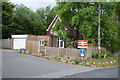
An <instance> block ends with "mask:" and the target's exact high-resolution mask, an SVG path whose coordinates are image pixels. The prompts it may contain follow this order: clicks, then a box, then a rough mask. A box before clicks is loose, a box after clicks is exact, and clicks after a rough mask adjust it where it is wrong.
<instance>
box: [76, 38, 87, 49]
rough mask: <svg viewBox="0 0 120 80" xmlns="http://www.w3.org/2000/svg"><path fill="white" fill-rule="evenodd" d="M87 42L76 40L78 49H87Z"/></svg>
mask: <svg viewBox="0 0 120 80" xmlns="http://www.w3.org/2000/svg"><path fill="white" fill-rule="evenodd" d="M87 47H88V40H78V48H87Z"/></svg>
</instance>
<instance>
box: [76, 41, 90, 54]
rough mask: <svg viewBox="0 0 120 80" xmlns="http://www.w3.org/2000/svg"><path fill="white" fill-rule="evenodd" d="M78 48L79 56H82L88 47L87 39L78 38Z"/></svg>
mask: <svg viewBox="0 0 120 80" xmlns="http://www.w3.org/2000/svg"><path fill="white" fill-rule="evenodd" d="M78 48H80V52H79V53H80V54H81V56H84V54H85V53H86V49H87V48H88V40H78Z"/></svg>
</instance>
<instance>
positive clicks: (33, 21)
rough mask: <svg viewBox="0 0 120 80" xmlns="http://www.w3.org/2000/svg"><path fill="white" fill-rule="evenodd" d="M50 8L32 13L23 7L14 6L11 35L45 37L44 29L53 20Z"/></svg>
mask: <svg viewBox="0 0 120 80" xmlns="http://www.w3.org/2000/svg"><path fill="white" fill-rule="evenodd" d="M49 8H50V7H49V6H48V7H46V8H40V9H38V10H37V11H36V12H33V11H32V10H30V9H29V8H27V7H26V6H24V5H16V7H15V9H14V14H13V16H14V17H13V23H14V31H13V34H32V35H46V34H47V32H46V29H47V27H48V26H49V24H50V23H51V21H52V20H51V19H53V18H54V16H53V15H54V13H53V10H52V9H49Z"/></svg>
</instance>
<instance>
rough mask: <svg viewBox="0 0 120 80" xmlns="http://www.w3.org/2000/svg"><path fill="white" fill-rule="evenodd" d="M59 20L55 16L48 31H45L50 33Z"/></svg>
mask: <svg viewBox="0 0 120 80" xmlns="http://www.w3.org/2000/svg"><path fill="white" fill-rule="evenodd" d="M59 19H60V18H59V17H58V16H57V15H56V16H55V18H54V19H53V21H52V22H51V24H50V25H49V27H48V29H47V30H46V31H50V30H51V29H52V28H53V27H54V26H55V23H56V22H57V21H58V20H59Z"/></svg>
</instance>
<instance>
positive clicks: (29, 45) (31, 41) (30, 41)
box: [26, 35, 50, 53]
mask: <svg viewBox="0 0 120 80" xmlns="http://www.w3.org/2000/svg"><path fill="white" fill-rule="evenodd" d="M40 40H44V41H46V44H47V46H50V36H48V35H41V36H36V35H29V36H28V37H27V42H26V49H30V50H32V52H33V53H34V52H35V53H36V52H40V50H41V47H40V45H39V44H40V42H39V41H40Z"/></svg>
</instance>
